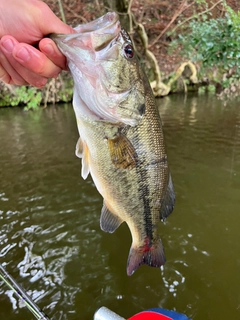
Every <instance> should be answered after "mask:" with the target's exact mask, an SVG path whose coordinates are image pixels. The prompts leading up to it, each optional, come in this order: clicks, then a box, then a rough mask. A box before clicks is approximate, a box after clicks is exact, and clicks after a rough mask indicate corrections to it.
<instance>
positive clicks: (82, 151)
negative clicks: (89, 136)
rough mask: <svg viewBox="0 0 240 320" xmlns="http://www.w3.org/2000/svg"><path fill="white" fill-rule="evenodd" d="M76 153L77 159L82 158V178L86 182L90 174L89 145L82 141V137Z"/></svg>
mask: <svg viewBox="0 0 240 320" xmlns="http://www.w3.org/2000/svg"><path fill="white" fill-rule="evenodd" d="M75 153H76V156H77V157H79V158H82V178H83V179H84V180H85V179H87V176H88V174H89V172H90V168H89V151H88V146H87V144H86V143H84V142H83V141H82V139H81V137H80V138H79V139H78V142H77V145H76V152H75Z"/></svg>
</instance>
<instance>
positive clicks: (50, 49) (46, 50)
mask: <svg viewBox="0 0 240 320" xmlns="http://www.w3.org/2000/svg"><path fill="white" fill-rule="evenodd" d="M42 50H44V53H46V54H52V53H53V46H52V45H51V44H46V45H45V46H44V47H43V48H42Z"/></svg>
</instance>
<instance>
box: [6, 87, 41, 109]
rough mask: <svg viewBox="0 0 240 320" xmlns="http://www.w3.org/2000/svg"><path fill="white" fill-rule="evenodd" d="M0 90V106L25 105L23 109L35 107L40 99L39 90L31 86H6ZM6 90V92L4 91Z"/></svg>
mask: <svg viewBox="0 0 240 320" xmlns="http://www.w3.org/2000/svg"><path fill="white" fill-rule="evenodd" d="M4 91H5V92H1V96H0V106H17V105H21V104H22V105H25V110H29V109H36V108H37V107H38V106H39V105H40V103H41V100H42V96H41V92H39V91H38V90H37V88H33V87H25V86H22V87H11V86H8V87H6V89H5V90H4ZM6 91H7V92H6Z"/></svg>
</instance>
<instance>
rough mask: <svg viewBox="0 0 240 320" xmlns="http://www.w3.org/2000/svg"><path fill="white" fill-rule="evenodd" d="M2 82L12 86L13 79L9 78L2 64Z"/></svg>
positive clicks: (0, 74) (0, 70)
mask: <svg viewBox="0 0 240 320" xmlns="http://www.w3.org/2000/svg"><path fill="white" fill-rule="evenodd" d="M0 80H1V81H3V82H5V83H8V84H10V82H11V77H10V76H9V74H8V73H7V71H6V70H5V69H4V68H3V66H2V65H1V64H0Z"/></svg>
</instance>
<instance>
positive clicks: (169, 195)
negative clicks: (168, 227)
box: [160, 174, 175, 220]
mask: <svg viewBox="0 0 240 320" xmlns="http://www.w3.org/2000/svg"><path fill="white" fill-rule="evenodd" d="M174 203H175V192H174V188H173V183H172V178H171V175H170V174H169V181H168V187H167V191H166V194H165V198H164V201H163V204H162V206H161V211H160V219H161V220H165V219H166V218H167V217H168V216H169V215H170V213H171V212H172V211H173V208H174Z"/></svg>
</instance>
